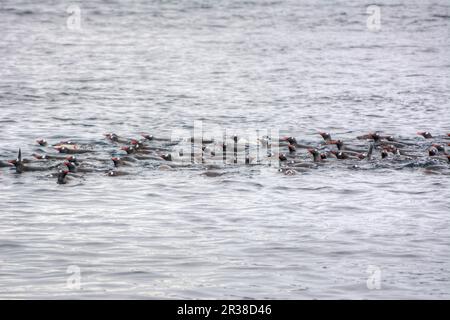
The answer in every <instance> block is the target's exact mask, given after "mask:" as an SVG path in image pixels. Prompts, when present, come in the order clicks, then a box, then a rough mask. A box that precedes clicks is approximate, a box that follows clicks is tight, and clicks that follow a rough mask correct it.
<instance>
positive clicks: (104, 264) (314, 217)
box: [0, 0, 450, 299]
mask: <svg viewBox="0 0 450 320" xmlns="http://www.w3.org/2000/svg"><path fill="white" fill-rule="evenodd" d="M372 4H373V3H372V2H370V1H356V0H354V1H321V2H318V1H297V0H295V1H294V0H290V1H289V0H288V1H264V0H261V1H257V0H255V1H238V0H235V1H231V0H229V1H228V0H224V1H212V0H210V1H208V0H205V1H200V0H197V1H187V0H184V1H183V0H177V1H169V0H167V1H165V0H164V1H163V0H160V1H125V0H115V1H112V0H111V1H76V2H73V3H72V2H70V1H67V2H60V1H56V0H55V1H49V0H44V1H39V2H35V1H30V0H22V1H13V0H1V2H0V29H1V30H2V31H1V34H0V160H6V159H13V158H14V157H15V156H16V154H17V149H18V148H22V152H23V154H24V157H27V158H30V156H31V153H32V152H35V151H36V149H37V146H36V144H35V142H34V141H35V139H37V138H46V139H47V140H49V141H53V142H57V141H59V140H63V139H74V140H78V141H87V142H92V141H103V142H104V143H106V141H104V140H102V139H103V136H102V135H103V134H104V133H106V132H116V133H118V134H120V135H123V136H130V137H138V136H139V133H140V132H143V131H145V132H150V133H152V134H154V135H155V136H159V135H162V136H167V135H170V133H171V132H172V130H180V129H181V130H190V129H191V128H192V126H193V124H194V121H203V122H204V123H205V124H206V123H209V124H213V125H219V126H221V127H222V128H226V129H229V130H235V131H238V130H242V129H247V128H260V129H267V128H276V129H280V130H283V131H285V132H287V133H289V134H290V135H293V136H295V137H297V138H298V139H304V140H305V141H311V142H314V143H318V142H319V141H320V136H318V134H317V131H318V130H324V131H329V132H331V133H332V134H333V136H335V137H339V138H341V139H344V140H346V139H347V140H351V139H354V138H355V137H356V136H357V135H360V134H364V133H367V132H370V131H374V130H380V131H383V132H387V133H389V134H393V135H395V136H401V137H408V138H411V139H417V141H422V140H420V139H419V138H418V137H415V136H416V131H420V130H425V131H430V132H432V133H433V134H436V135H443V134H447V133H449V132H450V83H449V73H450V55H449V54H448V53H449V51H450V37H449V32H450V4H449V3H448V1H446V0H430V1H397V0H392V1H378V2H377V5H378V7H379V9H380V24H379V27H380V28H379V30H373V28H372V27H370V26H368V25H367V19H368V18H370V17H369V16H370V13H369V14H368V13H367V8H368V7H369V6H370V5H372ZM68 11H69V12H68ZM73 12H75V13H73ZM78 17H79V20H78ZM77 21H79V22H80V23H79V24H78V22H77ZM449 191H450V183H449V175H446V174H428V173H427V172H426V170H423V169H422V168H412V169H405V170H396V169H394V168H390V167H389V166H384V167H380V168H371V169H370V170H353V169H351V168H347V167H345V166H322V167H320V168H319V169H315V170H306V171H305V172H303V173H300V174H297V175H295V176H285V175H283V174H280V173H279V172H278V171H277V169H276V168H275V167H273V166H236V167H235V168H233V169H232V170H230V171H227V173H226V174H224V175H220V176H217V177H208V176H205V175H203V174H202V172H201V171H199V170H190V169H188V168H187V169H179V170H170V171H160V170H154V169H152V168H150V167H145V166H143V167H140V168H139V169H138V170H137V172H135V174H133V175H130V176H123V177H114V178H112V177H105V176H104V175H101V174H86V175H83V177H81V178H79V179H76V180H75V181H73V182H72V183H69V184H67V185H57V184H56V181H55V179H54V178H49V177H48V176H47V175H46V174H43V173H25V174H22V175H17V174H14V173H12V172H11V171H10V170H9V169H6V168H3V169H0V205H1V207H0V220H1V222H0V298H6V299H27V298H42V299H55V298H70V299H72V298H76V299H102V298H114V299H115V298H133V299H159V298H169V299H177V298H187V299H201V298H208V299H214V298H223V299H241V298H249V299H265V298H273V299H277V298H278V299H382V298H387V299H395V298H399V299H408V298H413V299H417V298H424V299H443V298H446V299H448V298H449V297H450V261H449V254H450V225H449V223H450V216H449V212H450V210H449V209H450V200H449V196H448V195H449V194H450V192H449ZM78 280H79V281H78ZM74 283H75V285H74ZM77 284H79V286H78V285H77Z"/></svg>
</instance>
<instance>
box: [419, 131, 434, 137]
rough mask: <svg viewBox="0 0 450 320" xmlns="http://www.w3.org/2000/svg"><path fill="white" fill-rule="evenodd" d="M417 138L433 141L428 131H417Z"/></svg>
mask: <svg viewBox="0 0 450 320" xmlns="http://www.w3.org/2000/svg"><path fill="white" fill-rule="evenodd" d="M417 134H418V135H419V136H422V137H424V138H425V139H433V135H432V134H431V133H429V132H428V131H419V132H417Z"/></svg>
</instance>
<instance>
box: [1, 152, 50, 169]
mask: <svg viewBox="0 0 450 320" xmlns="http://www.w3.org/2000/svg"><path fill="white" fill-rule="evenodd" d="M9 163H11V164H12V165H14V166H15V167H16V173H24V172H26V171H46V170H50V169H52V168H54V167H47V168H45V167H33V166H26V165H25V162H24V160H22V150H21V149H19V153H18V154H17V159H15V160H11V161H9Z"/></svg>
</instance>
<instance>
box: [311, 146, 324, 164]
mask: <svg viewBox="0 0 450 320" xmlns="http://www.w3.org/2000/svg"><path fill="white" fill-rule="evenodd" d="M308 152H309V153H310V154H311V155H312V156H313V161H314V162H321V161H322V157H321V156H320V153H319V151H318V150H317V149H313V148H310V149H308Z"/></svg>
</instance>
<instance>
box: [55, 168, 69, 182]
mask: <svg viewBox="0 0 450 320" xmlns="http://www.w3.org/2000/svg"><path fill="white" fill-rule="evenodd" d="M68 173H69V170H59V171H58V180H57V182H56V183H57V184H66V183H67V178H68V177H67V174H68Z"/></svg>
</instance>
